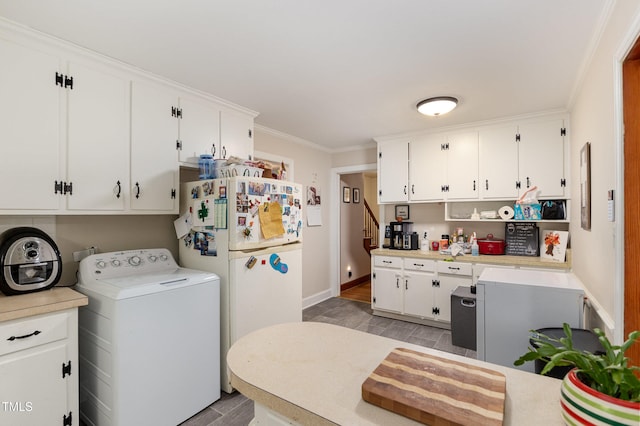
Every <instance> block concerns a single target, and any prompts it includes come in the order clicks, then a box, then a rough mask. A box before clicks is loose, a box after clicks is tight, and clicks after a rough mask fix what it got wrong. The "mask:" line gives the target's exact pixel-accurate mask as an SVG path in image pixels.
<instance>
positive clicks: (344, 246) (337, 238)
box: [330, 163, 377, 300]
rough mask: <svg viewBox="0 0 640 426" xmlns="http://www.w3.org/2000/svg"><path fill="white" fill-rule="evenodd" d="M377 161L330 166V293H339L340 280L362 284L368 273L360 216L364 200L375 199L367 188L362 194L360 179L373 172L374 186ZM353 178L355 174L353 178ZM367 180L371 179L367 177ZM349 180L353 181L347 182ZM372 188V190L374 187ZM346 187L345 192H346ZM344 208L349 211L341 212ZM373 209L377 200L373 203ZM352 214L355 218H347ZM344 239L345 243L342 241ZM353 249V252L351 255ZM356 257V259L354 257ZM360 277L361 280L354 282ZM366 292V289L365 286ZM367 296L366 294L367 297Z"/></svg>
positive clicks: (368, 264)
mask: <svg viewBox="0 0 640 426" xmlns="http://www.w3.org/2000/svg"><path fill="white" fill-rule="evenodd" d="M376 173H377V164H375V163H372V164H361V165H354V166H345V167H340V168H334V169H332V170H331V193H332V194H334V196H332V197H331V204H330V205H331V213H330V219H331V223H333V224H335V226H332V233H333V235H332V238H331V246H332V247H331V248H332V250H331V252H332V253H333V255H332V257H331V276H332V285H331V295H332V296H333V297H340V293H341V290H342V289H341V284H345V283H347V284H348V283H351V284H354V287H355V286H357V285H360V284H366V282H367V281H368V279H367V278H368V277H370V273H371V262H370V258H369V256H368V254H367V253H366V252H365V249H364V248H363V226H362V216H363V211H364V201H365V200H366V199H367V198H368V199H371V198H373V199H374V200H375V201H376V203H377V197H373V196H372V195H371V194H370V192H371V191H367V192H368V193H369V195H365V186H364V184H363V183H362V181H363V179H364V176H365V174H366V175H368V176H369V177H371V176H372V174H373V176H374V179H373V182H374V185H375V187H376V188H377V179H376V178H375V176H376ZM354 178H356V179H355V180H354ZM369 180H371V179H369ZM351 182H356V183H355V184H354V183H351ZM376 188H374V190H373V192H374V194H375V191H377V189H376ZM354 189H356V199H355V200H356V201H357V202H356V203H354V202H353V201H354V191H353V190H354ZM347 190H348V191H349V192H348V194H349V195H348V196H347ZM347 208H348V209H349V211H350V212H351V214H345V211H347ZM375 208H376V209H377V204H376V207H375ZM350 217H354V218H355V219H350ZM345 239H348V240H350V242H349V243H345V242H343V241H344V240H345ZM354 253H356V254H355V255H354ZM357 259H359V260H357ZM358 279H362V282H358ZM369 294H370V290H369ZM369 300H370V298H369Z"/></svg>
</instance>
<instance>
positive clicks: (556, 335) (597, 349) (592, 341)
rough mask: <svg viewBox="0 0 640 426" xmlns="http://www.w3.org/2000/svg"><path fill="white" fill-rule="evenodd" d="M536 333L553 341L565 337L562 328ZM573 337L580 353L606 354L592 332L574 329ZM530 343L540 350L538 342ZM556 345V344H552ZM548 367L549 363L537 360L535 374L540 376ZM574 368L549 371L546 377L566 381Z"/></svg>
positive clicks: (574, 345)
mask: <svg viewBox="0 0 640 426" xmlns="http://www.w3.org/2000/svg"><path fill="white" fill-rule="evenodd" d="M536 332H538V333H541V334H544V335H546V336H548V337H550V338H552V339H560V338H561V337H565V334H564V329H563V328H562V327H552V328H541V329H539V330H536ZM571 335H572V340H573V347H574V349H577V350H580V351H589V352H591V353H593V354H596V355H601V354H604V353H605V351H604V348H603V347H602V345H601V344H600V341H599V340H598V336H597V335H596V334H595V333H594V332H593V331H591V330H583V329H581V328H572V329H571ZM529 343H531V346H532V347H533V348H535V349H537V348H538V345H537V342H535V341H534V340H533V339H529ZM551 343H553V344H554V345H555V344H556V342H551ZM545 365H547V362H546V361H544V360H541V359H536V360H535V372H536V374H540V372H541V371H542V370H543V369H544V366H545ZM572 368H573V366H570V365H569V366H565V367H554V368H552V369H551V371H549V372H548V373H547V374H546V375H547V376H549V377H555V378H556V379H564V376H565V375H566V374H567V373H568V372H569V371H570V370H571V369H572Z"/></svg>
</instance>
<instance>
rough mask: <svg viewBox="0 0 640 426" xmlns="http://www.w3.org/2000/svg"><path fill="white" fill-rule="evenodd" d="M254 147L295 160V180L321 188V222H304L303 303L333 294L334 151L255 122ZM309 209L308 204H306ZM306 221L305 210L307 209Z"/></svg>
mask: <svg viewBox="0 0 640 426" xmlns="http://www.w3.org/2000/svg"><path fill="white" fill-rule="evenodd" d="M254 149H255V150H256V151H260V152H264V153H268V154H271V155H273V156H275V157H277V156H282V157H286V158H290V159H292V160H293V162H294V172H295V175H294V179H293V180H294V181H295V182H297V183H300V184H302V185H305V187H306V186H308V185H314V186H315V187H316V188H319V189H320V195H321V206H322V207H321V211H322V226H314V227H308V226H307V224H306V223H305V224H304V230H303V249H302V268H303V269H302V271H303V272H302V298H303V306H308V305H310V304H313V303H316V302H317V301H319V300H322V299H324V298H326V297H328V296H329V295H330V273H329V267H328V265H329V263H330V260H329V236H330V232H329V230H330V227H331V226H332V224H331V222H330V220H329V219H330V218H329V196H330V193H329V170H330V168H331V155H330V154H329V153H327V152H326V151H324V150H322V149H321V148H320V147H318V146H315V145H313V144H312V143H310V142H307V141H304V140H302V139H298V138H295V137H293V136H290V135H286V134H284V133H279V132H277V131H273V130H270V129H267V128H264V127H260V126H256V129H255V132H254ZM304 208H305V209H306V206H305V207H304ZM304 217H305V221H306V217H307V214H306V211H305V212H304Z"/></svg>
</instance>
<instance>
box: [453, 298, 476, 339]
mask: <svg viewBox="0 0 640 426" xmlns="http://www.w3.org/2000/svg"><path fill="white" fill-rule="evenodd" d="M451 343H453V344H454V345H455V346H461V347H463V348H467V349H471V350H473V351H475V350H476V295H475V294H473V293H471V289H470V288H469V287H464V286H459V287H456V289H455V290H454V291H453V293H451Z"/></svg>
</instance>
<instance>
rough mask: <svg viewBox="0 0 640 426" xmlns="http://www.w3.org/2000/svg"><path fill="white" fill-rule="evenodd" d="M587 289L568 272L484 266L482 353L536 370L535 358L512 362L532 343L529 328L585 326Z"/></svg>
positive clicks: (479, 319)
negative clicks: (527, 360) (521, 362)
mask: <svg viewBox="0 0 640 426" xmlns="http://www.w3.org/2000/svg"><path fill="white" fill-rule="evenodd" d="M583 309H584V290H583V288H582V284H581V283H580V281H579V280H578V278H577V277H576V276H575V275H574V274H572V273H568V272H550V271H539V270H526V269H498V268H487V269H484V271H483V272H482V274H481V275H480V277H479V278H478V283H477V286H476V337H477V358H478V359H479V360H482V361H487V362H491V363H494V364H499V365H503V366H505V367H512V368H518V369H521V370H525V371H530V372H533V371H535V369H534V366H535V364H534V363H533V362H526V363H525V364H524V365H522V366H520V367H515V366H514V365H513V362H514V361H515V360H516V359H518V358H520V356H521V355H523V354H524V353H525V352H527V348H528V347H529V338H530V332H529V330H538V329H540V328H549V327H562V324H563V323H565V322H566V323H568V324H569V325H570V326H571V327H572V328H582V327H583Z"/></svg>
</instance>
